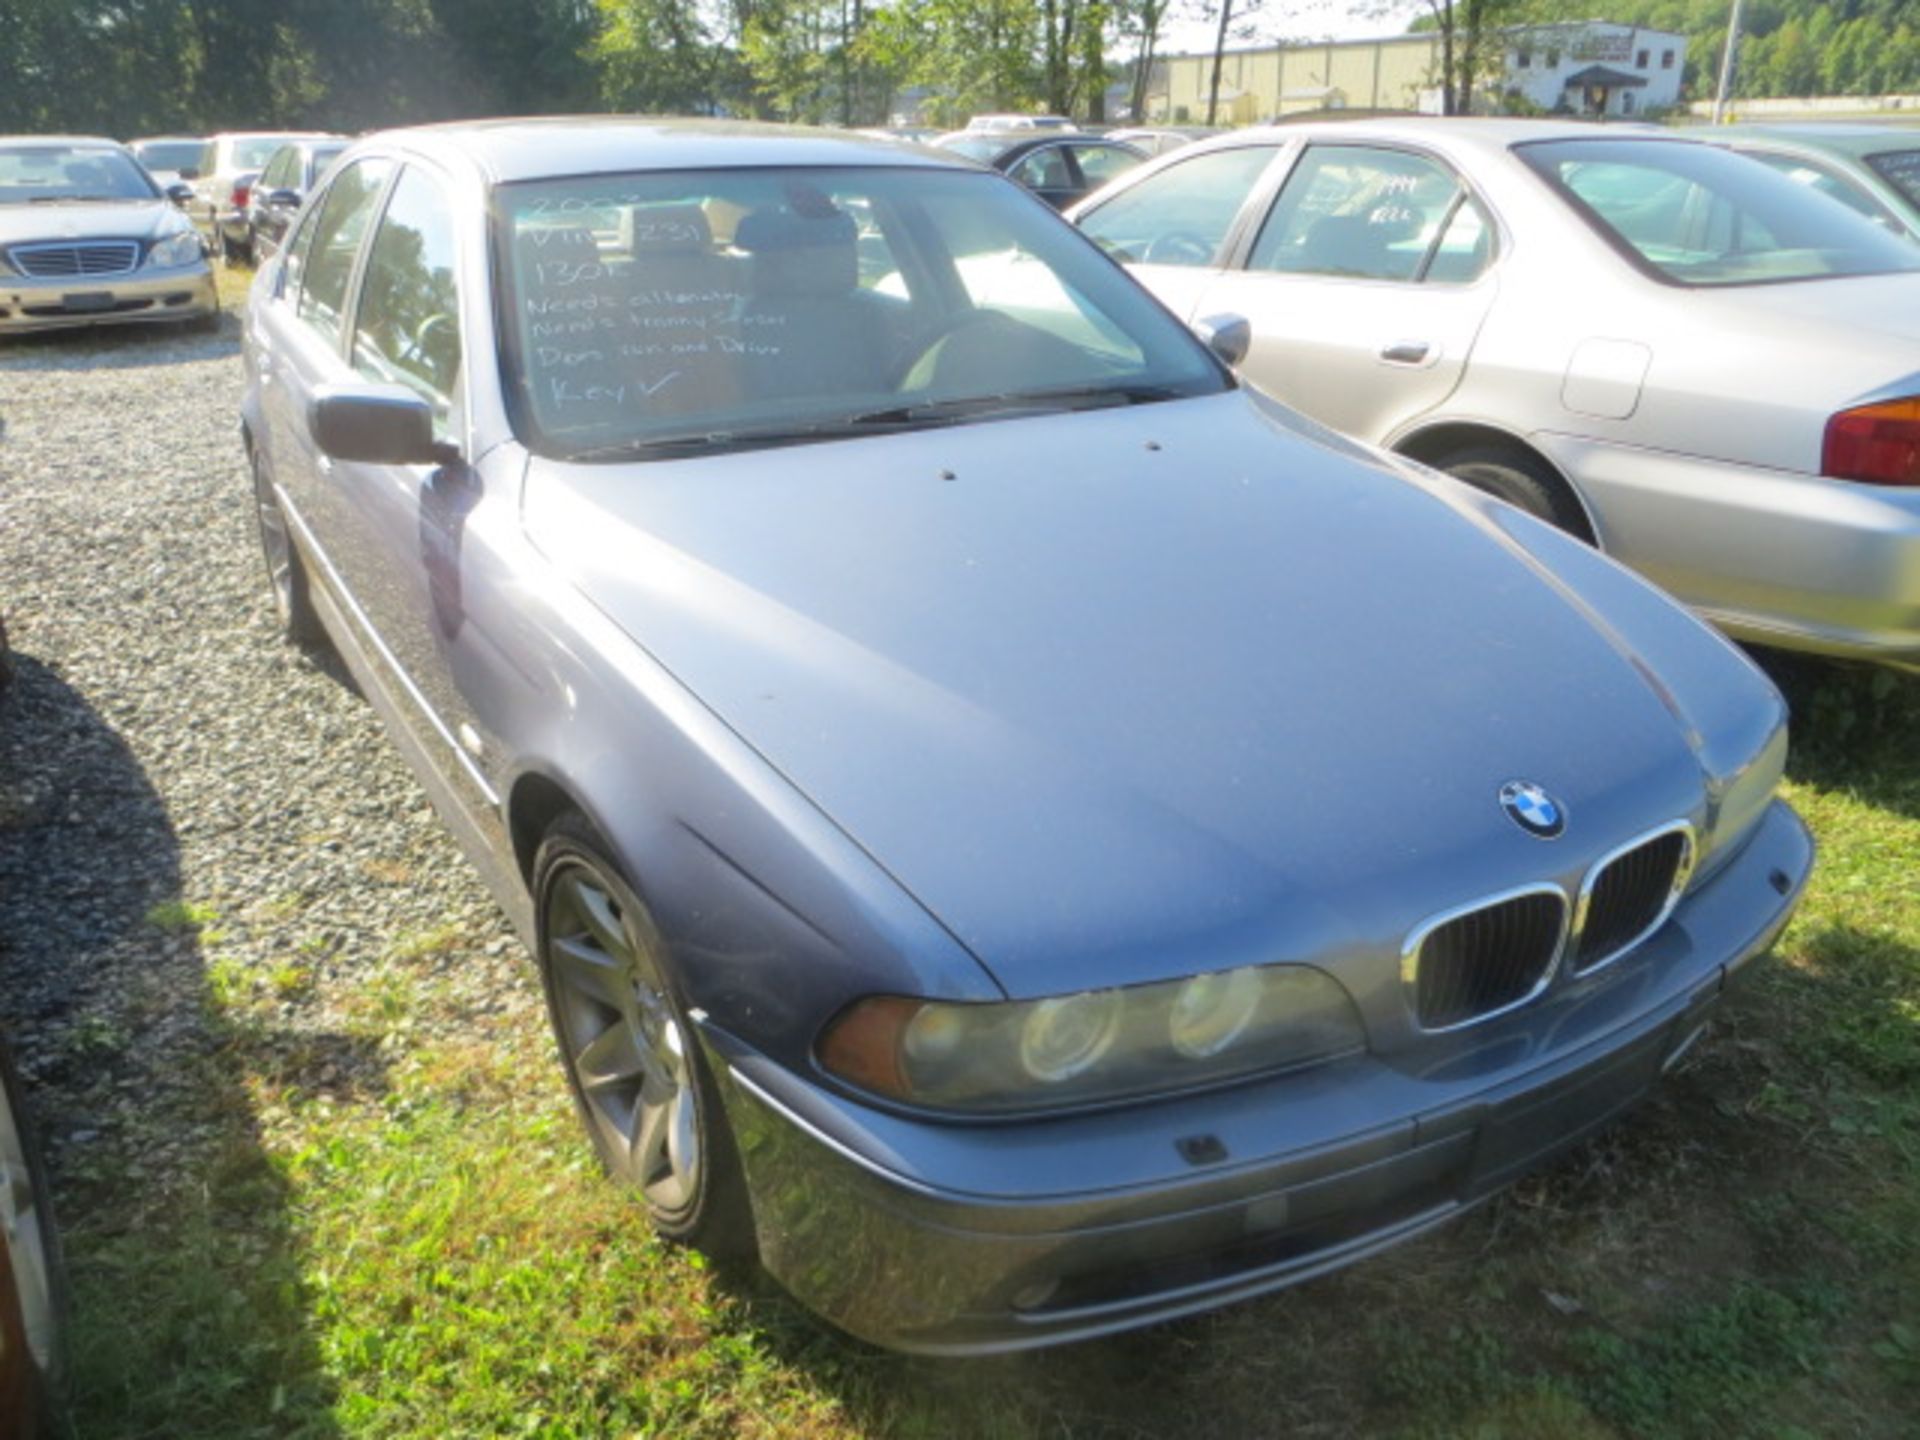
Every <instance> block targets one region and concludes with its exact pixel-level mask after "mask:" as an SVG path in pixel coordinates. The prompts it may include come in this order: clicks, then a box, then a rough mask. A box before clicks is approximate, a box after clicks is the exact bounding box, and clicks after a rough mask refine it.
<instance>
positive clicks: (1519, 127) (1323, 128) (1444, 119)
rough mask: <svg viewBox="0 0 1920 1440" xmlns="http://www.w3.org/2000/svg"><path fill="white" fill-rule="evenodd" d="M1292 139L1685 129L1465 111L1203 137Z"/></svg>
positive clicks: (1590, 135) (1491, 141)
mask: <svg viewBox="0 0 1920 1440" xmlns="http://www.w3.org/2000/svg"><path fill="white" fill-rule="evenodd" d="M1256 134H1258V135H1260V136H1262V137H1263V138H1264V137H1273V138H1277V139H1282V140H1284V139H1286V138H1288V137H1290V136H1294V135H1316V136H1325V135H1338V136H1341V137H1343V138H1344V137H1362V136H1371V137H1373V138H1376V139H1383V140H1384V139H1395V140H1405V141H1415V142H1425V143H1427V144H1431V145H1436V146H1439V147H1441V148H1443V149H1447V150H1451V151H1455V152H1458V153H1466V152H1469V151H1480V152H1490V151H1495V150H1507V149H1511V148H1512V147H1513V146H1515V145H1521V144H1526V143H1528V142H1530V141H1539V140H1682V139H1685V138H1686V136H1685V134H1684V132H1681V131H1674V130H1666V129H1663V128H1661V127H1659V126H1656V125H1639V124H1632V123H1624V124H1623V123H1620V122H1615V123H1612V124H1602V123H1598V122H1595V121H1589V120H1528V119H1521V118H1517V117H1509V116H1485V117H1482V116H1465V115H1451V116H1440V115H1382V116H1370V117H1368V118H1366V119H1363V120H1309V121H1279V122H1276V123H1274V124H1273V125H1271V126H1266V127H1262V128H1261V129H1258V130H1252V129H1249V130H1234V131H1230V132H1228V134H1227V135H1223V136H1222V135H1217V136H1214V137H1213V138H1212V139H1211V140H1203V141H1201V142H1200V143H1201V144H1203V145H1214V144H1218V143H1219V142H1220V141H1222V140H1226V139H1230V138H1239V139H1245V138H1250V137H1251V136H1253V135H1256Z"/></svg>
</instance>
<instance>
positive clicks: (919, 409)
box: [494, 167, 1232, 460]
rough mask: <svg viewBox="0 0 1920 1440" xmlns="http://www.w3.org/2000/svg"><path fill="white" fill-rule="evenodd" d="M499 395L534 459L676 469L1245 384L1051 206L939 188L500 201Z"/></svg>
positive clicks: (790, 175) (912, 182)
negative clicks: (808, 444)
mask: <svg viewBox="0 0 1920 1440" xmlns="http://www.w3.org/2000/svg"><path fill="white" fill-rule="evenodd" d="M494 226H495V243H496V245H497V247H498V254H499V257H500V263H499V265H498V267H497V268H498V273H499V274H500V275H501V276H502V277H503V284H504V285H505V287H506V295H505V300H504V304H503V305H502V307H501V314H502V315H503V316H504V317H505V324H504V326H503V331H504V333H503V337H502V338H503V342H504V343H503V344H502V346H501V351H502V366H503V373H502V379H503V382H504V384H505V386H506V392H507V395H508V397H509V404H510V407H511V408H512V410H513V412H514V423H515V428H516V430H517V431H518V433H519V434H520V436H521V438H522V440H523V441H525V443H526V444H527V445H528V446H529V447H530V448H532V449H533V450H534V451H535V452H536V453H539V454H543V455H549V456H557V457H563V458H569V459H575V460H614V459H622V458H636V457H645V456H649V455H653V456H662V455H670V454H679V453H687V452H689V451H694V450H700V449H713V448H729V447H734V448H737V447H741V446H747V445H775V444H788V443H796V442H800V441H806V440H819V439H829V438H840V437H844V436H848V435H859V434H877V433H884V432H886V431H890V430H897V429H907V428H914V427H918V426H924V425H941V424H958V423H964V422H967V421H972V420H983V419H989V418H997V417H1005V416H1010V415H1016V414H1034V413H1041V412H1045V411H1051V410H1060V409H1072V408H1082V407H1092V406H1101V405H1123V404H1134V403H1140V402H1145V401H1153V400H1163V399H1170V398H1174V397H1176V396H1183V395H1198V394H1208V393H1212V392H1215V391H1219V390H1222V389H1225V388H1227V387H1228V386H1230V385H1231V384H1232V381H1231V379H1230V378H1229V377H1228V376H1227V374H1226V372H1225V371H1224V370H1223V369H1222V367H1221V366H1220V365H1219V364H1218V363H1217V362H1215V360H1214V359H1213V357H1212V356H1211V355H1209V354H1208V353H1207V352H1206V350H1205V349H1204V348H1202V347H1201V345H1200V344H1199V343H1198V342H1197V341H1196V340H1194V338H1193V337H1192V336H1191V335H1190V334H1189V333H1188V331H1187V330H1186V328H1185V327H1184V326H1182V325H1181V324H1180V323H1179V322H1178V321H1176V320H1175V319H1174V318H1173V317H1172V316H1170V315H1169V314H1167V312H1166V311H1164V310H1162V309H1161V308H1160V307H1159V306H1158V305H1157V304H1156V303H1154V302H1153V301H1152V300H1151V299H1149V298H1148V297H1147V295H1146V294H1145V292H1144V291H1142V290H1141V289H1139V287H1138V286H1136V285H1135V284H1134V282H1133V281H1132V280H1130V279H1128V278H1127V276H1126V275H1125V273H1124V272H1122V271H1121V270H1120V269H1119V267H1118V266H1116V265H1114V264H1113V263H1112V262H1111V261H1109V260H1108V259H1107V258H1106V257H1105V256H1103V255H1102V254H1101V253H1100V252H1099V251H1098V250H1097V249H1095V248H1094V247H1093V246H1092V245H1091V244H1090V243H1089V242H1088V241H1087V240H1085V239H1084V238H1083V237H1082V236H1081V235H1080V234H1079V233H1078V232H1076V231H1075V230H1073V229H1072V228H1071V227H1070V226H1068V225H1066V224H1064V223H1063V222H1062V221H1061V220H1060V219H1059V218H1058V217H1056V216H1055V215H1054V214H1053V213H1052V212H1051V211H1050V210H1049V209H1047V207H1046V206H1045V205H1044V204H1042V203H1041V202H1039V201H1037V200H1035V199H1034V198H1033V197H1032V196H1030V195H1028V194H1027V193H1026V192H1025V191H1023V190H1021V189H1020V188H1018V187H1017V186H1015V185H1012V184H1010V183H1009V182H1007V181H1005V180H1003V179H1001V178H1000V177H998V176H995V175H987V174H980V173H977V172H972V171H960V170H946V169H932V168H918V167H914V168H907V167H901V168H884V167H855V168H845V169H828V168H821V169H790V168H789V169H758V170H755V169H740V170H718V171H680V172H664V173H661V172H655V173H647V174H632V175H606V176H591V177H585V178H575V179H566V180H542V181H535V182H525V183H519V184H512V185H505V186H501V187H499V189H498V190H497V191H496V197H495V202H494Z"/></svg>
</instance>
